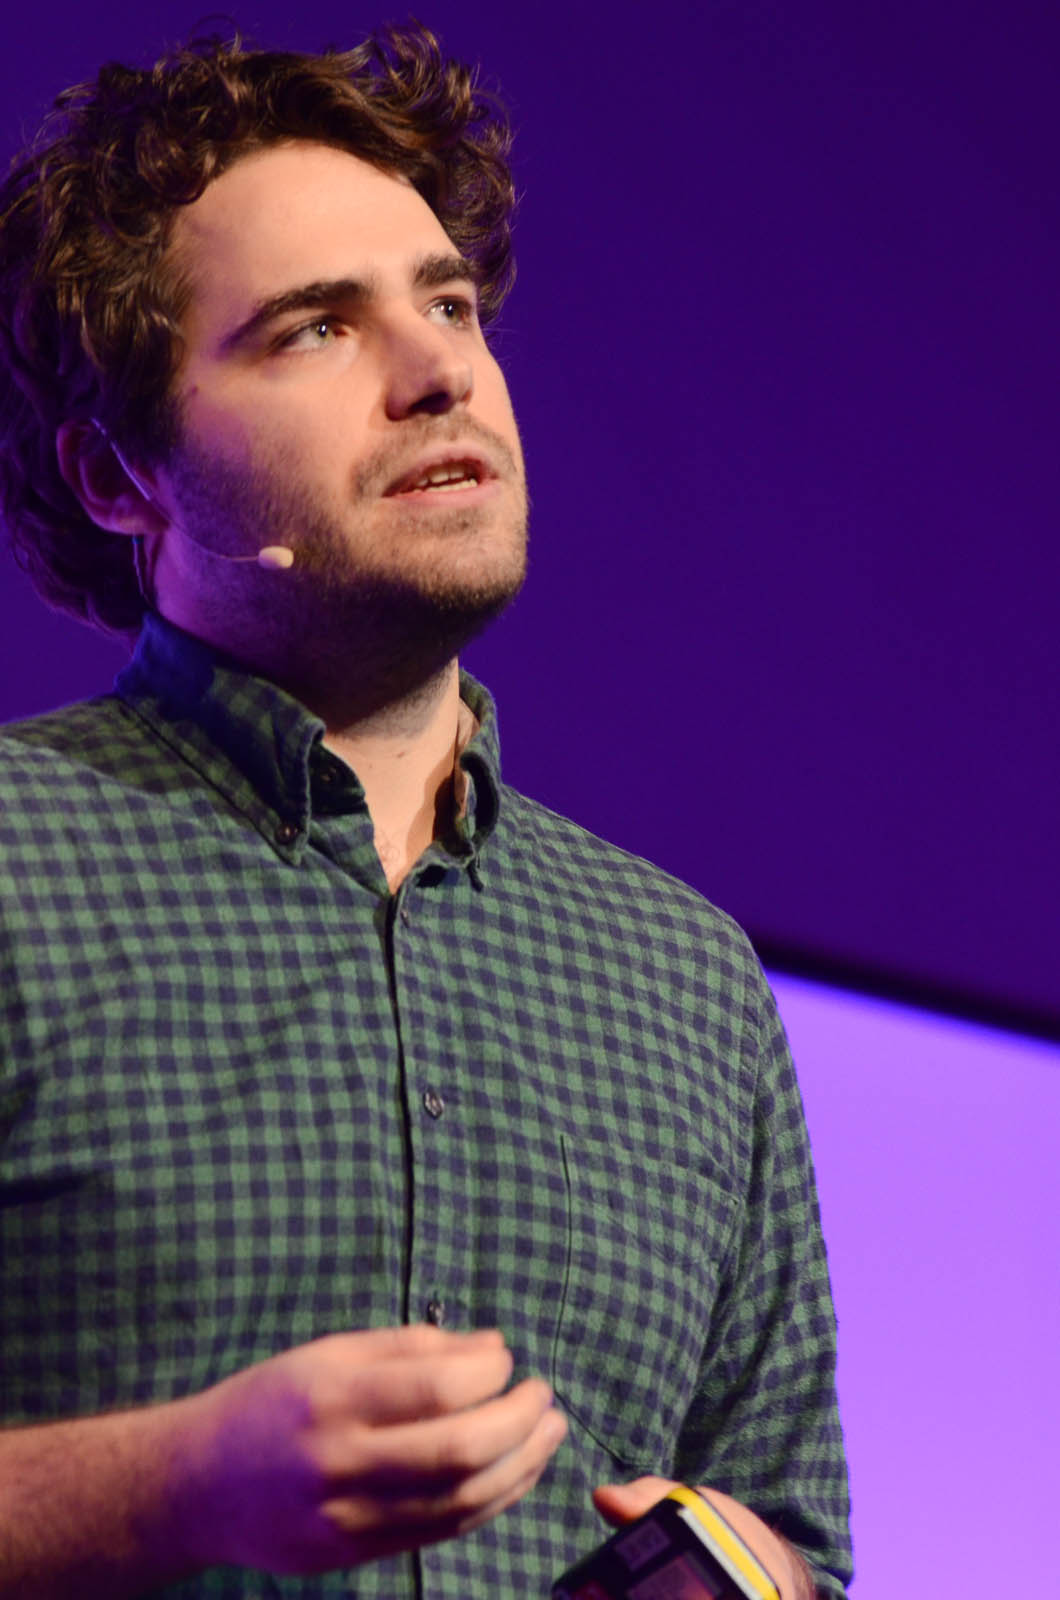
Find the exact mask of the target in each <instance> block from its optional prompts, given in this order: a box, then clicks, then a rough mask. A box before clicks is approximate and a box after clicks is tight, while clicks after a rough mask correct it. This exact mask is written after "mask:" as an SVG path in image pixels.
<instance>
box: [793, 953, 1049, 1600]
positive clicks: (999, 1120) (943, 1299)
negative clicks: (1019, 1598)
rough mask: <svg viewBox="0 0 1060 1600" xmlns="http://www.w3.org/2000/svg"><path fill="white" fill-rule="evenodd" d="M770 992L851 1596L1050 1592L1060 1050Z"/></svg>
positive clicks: (861, 1006) (936, 1597) (870, 1008)
mask: <svg viewBox="0 0 1060 1600" xmlns="http://www.w3.org/2000/svg"><path fill="white" fill-rule="evenodd" d="M774 986H775V988H776V991H777V998H778V999H779V1001H780V1009H781V1012H782V1014H783V1016H784V1020H785V1023H786V1024H787V1028H788V1032H789V1035H790V1037H791V1042H792V1046H793V1048H794V1051H795V1056H796V1060H797V1061H798V1065H799V1075H800V1078H801V1080H802V1086H803V1096H804V1099H805V1102H806V1115H807V1119H808V1121H809V1124H810V1134H811V1136H812V1139H813V1145H814V1156H815V1160H816V1163H817V1178H818V1187H819V1189H820V1195H821V1212H822V1216H823V1219H824V1227H825V1234H826V1237H827V1239H828V1255H829V1262H830V1266H831V1271H832V1284H833V1288H834V1291H835V1300H836V1312H837V1315H838V1318H839V1401H840V1406H841V1408H842V1414H843V1427H844V1432H845V1435H846V1440H847V1451H848V1455H849V1458H850V1474H851V1490H852V1497H853V1528H854V1562H855V1567H856V1573H857V1575H856V1577H855V1581H854V1586H853V1590H852V1597H853V1600H904V1597H906V1596H909V1597H910V1600H928V1597H929V1596H930V1597H931V1600H968V1597H970V1596H972V1595H988V1594H989V1595H998V1596H1001V1595H1004V1596H1006V1600H1008V1597H1014V1596H1016V1595H1036V1594H1040V1595H1042V1596H1045V1595H1052V1594H1055V1593H1056V1570H1055V1559H1054V1555H1053V1552H1054V1550H1055V1544H1056V1539H1055V1532H1054V1530H1055V1528H1056V1483H1057V1475H1056V1441H1057V1439H1058V1438H1060V1365H1058V1362H1057V1351H1058V1350H1060V1276H1058V1274H1057V1270H1056V1263H1057V1261H1058V1260H1060V1216H1058V1212H1057V1206H1056V1133H1057V1128H1058V1127H1060V1046H1058V1045H1053V1044H1046V1043H1044V1042H1042V1041H1041V1040H1028V1039H1020V1038H1017V1037H1015V1036H1013V1035H1012V1034H1008V1033H1001V1032H997V1031H994V1030H991V1029H989V1028H982V1027H974V1026H972V1025H971V1024H969V1023H965V1022H953V1021H950V1020H948V1019H946V1018H942V1017H938V1016H933V1015H931V1014H930V1013H928V1012H920V1011H914V1010H912V1009H908V1008H904V1007H901V1006H897V1005H891V1004H887V1003H885V1002H883V1001H879V1000H868V999H865V998H864V997H862V996H860V995H853V994H846V993H841V992H839V991H837V990H834V989H827V988H824V987H822V986H819V985H815V984H810V983H805V982H800V981H799V980H797V979H793V978H788V977H784V976H781V975H779V974H774Z"/></svg>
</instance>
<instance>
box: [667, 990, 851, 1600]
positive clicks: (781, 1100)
mask: <svg viewBox="0 0 1060 1600" xmlns="http://www.w3.org/2000/svg"><path fill="white" fill-rule="evenodd" d="M756 970H757V971H758V988H757V992H756V994H755V995H754V996H753V997H752V1001H751V1005H750V1006H749V1010H750V1012H751V1018H752V1023H753V1025H752V1026H751V1027H749V1029H748V1034H747V1044H746V1048H747V1050H748V1052H749V1053H750V1055H751V1057H752V1059H751V1062H750V1063H749V1065H750V1066H751V1067H752V1070H753V1071H754V1077H755V1096H754V1118H753V1146H752V1150H753V1153H752V1159H751V1163H750V1170H749V1173H748V1182H747V1188H746V1192H745V1196H744V1206H743V1213H742V1221H741V1226H740V1227H739V1228H738V1230H737V1233H736V1237H735V1240H734V1243H733V1246H732V1248H731V1250H730V1253H729V1258H728V1261H727V1262H726V1267H725V1272H724V1276H723V1280H722V1284H721V1288H720V1291H719V1295H718V1300H717V1307H716V1315H715V1317H714V1319H713V1322H712V1327H711V1333H710V1338H709V1341H708V1346H707V1349H706V1352H705V1355H704V1360H703V1364H702V1368H701V1372H700V1382H699V1387H698V1391H697V1396H696V1399H695V1401H694V1403H693V1406H692V1408H691V1409H690V1411H689V1414H688V1416H687V1419H686V1424H685V1427H684V1429H683V1432H682V1435H681V1439H680V1443H679V1455H678V1460H677V1471H678V1474H679V1476H680V1477H681V1478H682V1480H683V1481H685V1482H692V1483H697V1482H698V1483H704V1484H709V1485H710V1486H711V1487H712V1488H716V1489H720V1490H722V1491H724V1492H725V1493H727V1494H731V1495H732V1496H733V1497H734V1499H737V1500H740V1501H742V1502H743V1503H744V1504H746V1505H748V1506H749V1507H750V1508H751V1509H752V1510H753V1511H754V1512H756V1514H757V1515H758V1516H760V1517H761V1518H762V1519H763V1521H765V1522H766V1523H768V1524H769V1525H770V1526H771V1527H773V1528H774V1529H776V1531H777V1532H778V1533H780V1534H782V1535H783V1536H784V1538H786V1539H787V1540H789V1541H790V1543H792V1544H793V1545H795V1546H796V1548H797V1549H799V1550H800V1551H801V1553H802V1554H803V1555H804V1556H805V1558H806V1560H807V1561H808V1562H809V1563H810V1565H811V1567H812V1569H813V1572H814V1576H815V1579H816V1581H817V1586H818V1590H819V1593H820V1594H822V1595H827V1596H831V1597H841V1596H843V1594H844V1585H845V1584H846V1583H847V1582H849V1580H850V1576H851V1571H852V1562H851V1549H850V1536H849V1497H848V1490H847V1471H846V1461H845V1457H844V1453H843V1439H842V1432H841V1429H840V1424H839V1415H838V1408H837V1403H836V1394H835V1315H834V1312H833V1309H832V1298H831V1290H830V1286H829V1281H828V1268H827V1263H826V1259H825V1250H824V1242H823V1239H822V1236H821V1226H820V1215H819V1209H818V1201H817V1191H816V1185H815V1181H814V1174H813V1164H812V1160H811V1156H810V1149H809V1140H808V1136H807V1132H806V1123H805V1118H804V1115H803V1109H802V1100H801V1097H800V1094H799V1088H798V1083H797V1081H796V1077H795V1069H794V1066H793V1063H792V1060H791V1054H790V1051H789V1048H788V1043H787V1039H786V1037H785V1034H784V1029H783V1025H782V1024H781V1021H780V1018H779V1016H778V1015H777V1011H776V1005H775V1002H774V1000H773V997H772V994H771V993H770V991H769V988H768V985H767V984H766V982H765V979H764V977H762V975H761V973H760V969H756Z"/></svg>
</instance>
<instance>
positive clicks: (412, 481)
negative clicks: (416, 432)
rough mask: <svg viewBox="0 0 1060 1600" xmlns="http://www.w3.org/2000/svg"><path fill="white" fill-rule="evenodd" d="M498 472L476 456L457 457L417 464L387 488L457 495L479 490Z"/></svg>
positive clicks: (389, 491) (399, 491)
mask: <svg viewBox="0 0 1060 1600" xmlns="http://www.w3.org/2000/svg"><path fill="white" fill-rule="evenodd" d="M493 476H494V474H493V473H492V472H491V471H490V469H489V468H488V467H487V466H486V464H485V462H483V461H482V460H480V459H478V458H476V457H474V456H454V457H452V458H450V459H449V460H448V461H433V462H430V463H428V464H422V463H420V464H417V465H416V466H414V467H412V468H410V469H409V471H408V472H406V473H404V474H403V475H402V476H401V477H400V478H398V479H397V480H396V482H394V483H392V484H391V485H390V487H389V488H388V489H387V490H386V493H387V495H399V494H426V493H430V494H453V493H454V492H457V491H459V490H461V489H465V490H466V489H477V488H478V486H479V484H480V483H483V482H484V481H485V480H486V479H487V478H491V477H493Z"/></svg>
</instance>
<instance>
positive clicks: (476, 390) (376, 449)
mask: <svg viewBox="0 0 1060 1600" xmlns="http://www.w3.org/2000/svg"><path fill="white" fill-rule="evenodd" d="M171 249H172V253H173V259H174V262H175V264H176V265H177V267H178V269H179V270H180V271H181V272H182V273H183V274H184V275H185V276H186V278H187V280H188V282H189V284H190V290H191V294H190V302H189V304H188V308H187V311H186V314H185V316H184V318H183V321H182V331H183V334H184V353H183V358H182V360H181V364H180V367H179V369H178V373H177V377H176V382H175V397H176V400H177V404H178V407H179V412H180V440H179V443H178V444H177V446H176V447H175V449H174V450H173V452H172V453H171V455H170V456H169V457H168V458H167V460H166V461H165V463H164V464H163V465H162V466H161V467H159V468H158V470H157V472H156V475H155V476H156V481H157V484H158V486H159V491H160V502H161V503H162V504H164V505H165V507H166V509H167V510H169V511H171V513H172V522H173V523H174V524H175V526H174V527H171V528H170V529H169V530H168V531H167V532H165V533H164V534H163V535H162V536H161V537H160V538H158V539H156V541H155V543H154V547H153V549H152V551H151V557H152V573H153V581H154V583H155V586H156V591H157V594H158V597H159V603H160V607H161V609H162V610H163V612H164V613H165V614H166V615H168V616H170V617H171V618H172V620H174V621H176V622H177V623H179V624H180V625H181V626H184V627H186V628H188V629H189V631H192V632H196V633H200V634H201V635H203V636H204V637H207V638H210V639H211V640H212V642H214V643H217V644H220V645H222V646H227V647H229V648H231V649H232V650H233V652H234V653H236V654H242V655H244V656H245V655H250V656H252V657H253V656H254V654H255V651H256V646H255V637H256V635H258V634H260V635H261V637H262V639H263V640H264V639H265V638H266V637H267V636H268V630H272V635H273V637H275V635H276V630H277V629H279V631H280V633H283V634H286V635H287V644H286V646H285V648H287V649H290V648H291V647H292V645H291V640H292V639H300V638H301V637H302V636H303V633H304V631H305V630H306V629H307V628H308V629H311V630H316V631H321V630H322V631H323V632H325V633H326V631H327V630H328V628H329V627H330V628H332V629H333V630H334V629H339V628H349V627H357V628H358V630H361V629H362V628H363V627H364V626H365V616H366V608H367V611H368V612H372V611H373V608H374V613H373V614H374V615H375V617H376V622H377V623H378V625H379V626H382V627H383V628H384V629H385V628H386V627H387V626H391V628H393V627H395V626H396V627H401V626H403V625H404V624H403V623H402V616H403V615H405V616H406V621H407V618H408V617H411V618H420V617H422V616H425V615H428V614H430V613H431V612H432V610H433V612H434V613H436V614H438V615H439V616H448V617H450V618H452V619H454V620H453V626H454V628H455V630H456V633H457V634H459V630H460V627H461V626H463V627H464V634H465V636H466V635H467V634H468V633H471V632H474V631H476V624H475V623H474V617H475V616H476V615H479V616H480V619H481V620H485V619H487V618H488V616H490V615H493V614H495V613H496V611H498V610H499V609H501V607H502V605H503V604H504V603H505V601H506V600H507V599H510V597H511V595H512V594H513V593H515V591H516V590H517V589H518V587H519V584H520V582H521V579H522V575H523V571H524V565H525V523H526V493H525V483H524V474H523V465H522V456H521V452H520V447H519V438H518V433H517V430H516V426H515V420H514V417H513V414H512V408H511V403H510V400H509V397H508V391H507V387H506V385H505V382H504V378H503V377H502V375H501V372H500V369H499V367H498V366H497V363H496V361H495V360H494V358H493V356H492V355H491V353H490V351H489V350H488V349H487V347H486V344H485V341H484V339H483V336H482V332H481V330H480V328H479V326H478V321H477V317H476V315H475V291H474V287H473V285H472V283H471V282H470V280H469V278H468V277H467V274H466V269H465V267H464V266H463V264H462V263H461V261H460V259H459V256H458V254H457V252H456V250H455V249H454V247H453V245H452V243H451V241H450V240H449V238H448V236H447V235H446V233H445V231H444V230H443V228H442V226H441V224H440V223H439V221H438V219H437V218H436V217H435V216H434V214H433V213H432V212H431V210H430V209H429V207H428V206H427V205H426V203H425V202H424V201H423V200H422V199H421V198H420V196H419V195H418V194H417V193H416V192H415V190H413V189H412V188H411V187H410V186H409V185H408V184H406V183H404V182H403V181H401V180H400V179H397V178H394V177H391V176H389V175H387V174H385V173H382V172H380V171H378V170H377V169H376V168H374V167H371V166H369V165H367V164H366V163H365V162H362V161H360V160H359V159H358V158H357V157H355V156H352V155H349V154H347V153H346V152H344V151H340V150H336V149H333V148H331V147H329V146H324V145H317V144H309V143H291V144H286V145H279V146H273V147H270V148H268V149H266V150H263V151H259V152H255V153H253V154H251V155H249V156H247V157H245V158H243V159H242V160H240V161H239V162H237V163H236V164H235V165H234V166H233V167H231V168H229V170H228V171H227V172H225V173H223V174H222V176H221V177H220V178H218V179H217V180H216V181H215V182H213V183H212V184H211V185H210V186H209V187H208V188H207V189H206V190H205V192H204V193H203V195H202V196H201V197H200V198H199V199H198V200H197V201H196V202H195V203H194V204H193V205H191V206H188V207H187V208H185V209H184V210H183V211H181V212H180V214H179V216H178V219H177V222H176V225H175V229H174V236H173V242H172V246H171ZM182 535H186V537H184V536H182ZM203 545H204V546H206V547H207V549H208V550H211V551H219V552H225V553H227V554H231V555H240V556H247V555H249V556H253V555H255V554H256V553H257V551H258V550H259V549H260V548H261V547H263V546H266V545H287V546H289V547H290V548H291V549H292V550H293V551H294V555H295V564H294V566H293V568H292V569H291V570H290V571H289V572H281V573H267V572H263V571H262V570H261V569H260V568H258V567H257V566H255V565H254V564H253V563H249V564H246V565H236V564H234V563H230V562H224V561H220V560H218V559H217V557H216V556H211V555H209V554H206V553H204V552H203V550H202V549H201V548H200V546H203ZM402 597H404V599H405V600H407V601H408V602H409V605H408V607H406V608H405V611H404V612H403V606H402ZM344 608H345V609H344ZM465 612H466V613H467V617H468V621H467V623H466V624H463V623H460V622H458V621H457V620H456V619H457V618H459V617H460V616H461V615H462V614H463V613H465ZM388 618H389V619H390V620H389V622H387V620H386V619H388ZM481 620H480V622H479V623H478V624H477V625H481ZM284 624H287V626H284ZM299 630H301V632H300V631H299ZM369 631H370V630H369ZM455 642H456V644H457V646H458V645H459V643H460V642H462V639H459V638H456V640H455ZM306 648H309V643H308V641H307V643H306ZM329 648H330V650H331V653H332V654H334V653H335V649H336V641H335V640H334V639H333V640H331V641H330V642H329Z"/></svg>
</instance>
